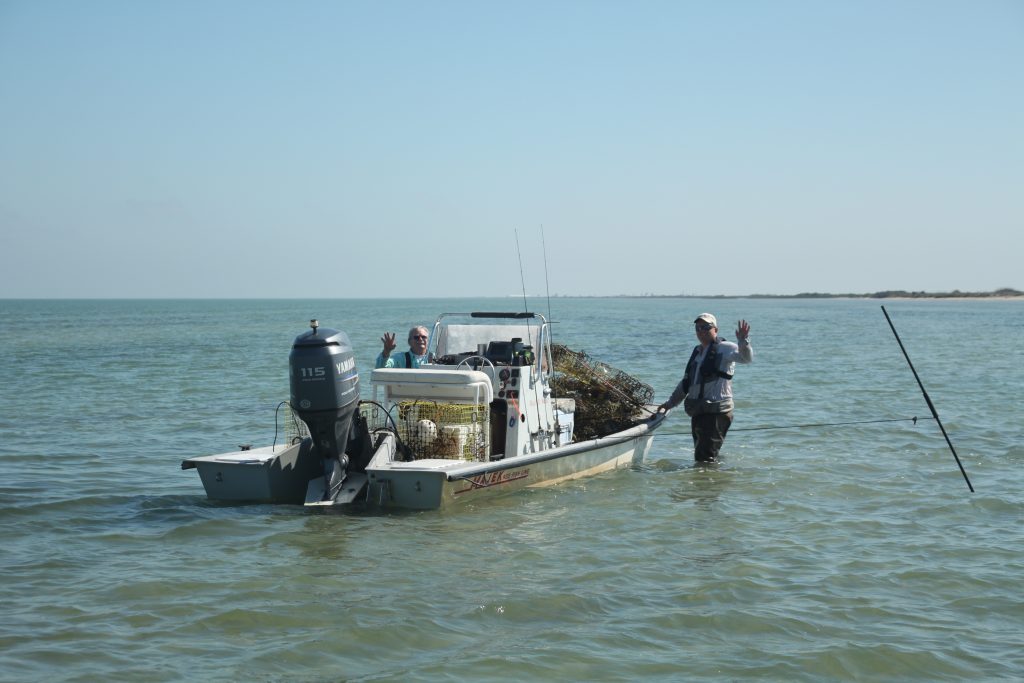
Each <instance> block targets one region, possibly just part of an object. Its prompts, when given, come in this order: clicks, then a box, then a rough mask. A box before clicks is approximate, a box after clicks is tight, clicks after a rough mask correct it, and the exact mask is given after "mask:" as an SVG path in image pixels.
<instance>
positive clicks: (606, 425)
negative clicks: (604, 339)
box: [551, 344, 654, 441]
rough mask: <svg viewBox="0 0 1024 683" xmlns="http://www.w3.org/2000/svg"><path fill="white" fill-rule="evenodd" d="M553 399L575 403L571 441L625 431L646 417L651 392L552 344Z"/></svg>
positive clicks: (633, 380) (621, 374)
mask: <svg viewBox="0 0 1024 683" xmlns="http://www.w3.org/2000/svg"><path fill="white" fill-rule="evenodd" d="M551 351H552V358H553V359H554V362H555V367H554V370H555V374H554V377H553V379H552V382H551V389H552V392H553V393H554V395H555V396H558V397H563V398H572V399H574V400H575V401H576V415H575V430H574V432H573V440H574V441H585V440H586V439H593V438H595V437H599V436H604V435H606V434H611V433H613V432H617V431H619V430H622V429H625V428H627V427H629V426H631V425H633V424H635V423H637V422H638V421H639V420H641V419H643V417H646V415H644V414H643V413H642V411H643V409H644V408H645V407H646V406H647V404H648V403H650V402H651V399H652V398H654V389H653V388H652V387H651V386H650V385H647V384H644V383H643V382H641V381H639V380H638V379H636V378H635V377H633V376H632V375H628V374H626V373H625V372H623V371H621V370H618V369H616V368H613V367H612V366H610V365H608V364H607V363H601V362H599V361H595V360H593V359H592V358H591V357H590V356H588V355H587V354H586V353H585V352H583V351H573V350H572V349H570V348H568V347H566V346H562V345H561V344H553V345H552V348H551Z"/></svg>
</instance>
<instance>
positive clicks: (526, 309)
mask: <svg viewBox="0 0 1024 683" xmlns="http://www.w3.org/2000/svg"><path fill="white" fill-rule="evenodd" d="M515 234H516V256H518V257H519V282H521V283H522V285H523V312H524V313H529V312H530V306H529V304H527V303H526V277H525V276H524V275H523V250H522V249H520V248H519V228H516V229H515ZM540 329H543V327H541V328H540ZM526 337H527V339H526V341H527V342H529V343H530V344H531V345H532V344H533V330H532V329H531V328H530V319H529V318H527V319H526ZM538 338H539V337H538ZM537 350H538V351H540V352H541V354H543V353H544V349H537ZM538 357H539V356H538ZM533 389H534V391H535V392H536V391H537V385H536V384H533ZM512 402H513V406H514V407H515V409H516V414H517V415H518V414H519V406H518V405H516V403H515V399H514V398H513V399H512ZM536 406H537V429H541V419H540V401H537V402H536Z"/></svg>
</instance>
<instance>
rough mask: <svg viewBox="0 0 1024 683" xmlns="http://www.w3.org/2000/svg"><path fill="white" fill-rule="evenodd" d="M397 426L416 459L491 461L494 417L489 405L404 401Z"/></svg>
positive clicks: (398, 409)
mask: <svg viewBox="0 0 1024 683" xmlns="http://www.w3.org/2000/svg"><path fill="white" fill-rule="evenodd" d="M395 412H397V417H395V423H396V424H397V427H398V437H399V438H400V439H401V440H402V441H403V442H404V443H405V444H406V446H408V447H409V449H410V450H411V451H412V453H413V458H414V459H416V460H421V459H424V458H440V459H445V460H477V461H484V460H487V459H488V457H489V453H490V427H489V425H490V416H489V408H488V406H486V405H479V404H475V403H436V402H432V401H402V402H399V403H398V406H397V411H395Z"/></svg>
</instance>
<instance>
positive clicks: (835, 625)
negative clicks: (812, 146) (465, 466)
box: [0, 299, 1024, 682]
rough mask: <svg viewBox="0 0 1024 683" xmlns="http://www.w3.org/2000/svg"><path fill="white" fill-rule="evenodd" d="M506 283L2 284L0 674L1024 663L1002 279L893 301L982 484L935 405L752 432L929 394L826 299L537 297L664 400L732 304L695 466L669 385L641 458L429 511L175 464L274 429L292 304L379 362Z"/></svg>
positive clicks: (423, 674)
mask: <svg viewBox="0 0 1024 683" xmlns="http://www.w3.org/2000/svg"><path fill="white" fill-rule="evenodd" d="M521 305H522V302H521V300H520V301H518V302H516V301H515V300H511V299H507V300H500V301H495V300H490V301H486V300H484V301H470V300H438V301H409V302H400V301H385V300H380V301H368V300H361V301H337V300H334V301H330V300H323V301H63V302H61V301H56V302H55V301H31V302H29V301H0V351H2V354H3V362H2V365H0V399H2V405H3V411H2V414H0V474H2V479H0V548H2V552H0V567H2V570H3V581H2V583H0V604H2V605H3V614H4V618H3V619H2V620H0V678H2V679H3V680H5V681H29V680H32V681H36V680H38V681H41V680H46V681H96V680H108V681H119V680H120V681H180V680H190V681H191V680H207V681H239V680H246V681H250V680H252V681H317V682H320V681H403V682H404V681H437V680H445V681H456V682H463V681H465V682H477V681H509V680H537V681H566V680H571V681H626V680H654V681H679V680H695V679H699V680H710V681H736V680H749V679H757V680H762V679H769V680H806V681H819V680H878V681H889V680H892V681H897V680H898V681H905V680H927V681H937V680H957V681H959V680H965V679H969V680H1000V679H1002V680H1013V679H1020V678H1022V677H1024V654H1022V653H1024V635H1022V633H1024V597H1022V594H1021V591H1020V590H1019V584H1020V577H1021V574H1022V570H1024V560H1022V555H1021V550H1020V549H1021V548H1022V547H1024V525H1022V524H1021V521H1022V520H1021V517H1022V515H1021V511H1022V494H1021V484H1022V482H1024V474H1022V469H1021V464H1022V461H1024V434H1022V430H1024V419H1022V418H1024V415H1022V409H1021V402H1020V400H1019V398H1018V395H1017V391H1018V390H1019V388H1020V387H1021V386H1022V385H1024V368H1022V364H1021V363H1020V352H1019V351H1018V350H1017V344H1018V343H1019V340H1020V339H1021V338H1022V332H1024V302H1019V301H966V302H959V301H892V302H889V303H887V304H886V308H887V310H888V311H889V313H890V315H891V316H892V317H893V321H894V323H895V325H896V327H897V330H898V331H899V332H900V335H901V337H902V338H903V341H904V343H905V344H906V346H907V349H908V352H909V354H910V357H911V360H912V361H913V362H914V364H915V366H916V368H917V370H918V373H919V374H920V376H921V378H922V380H923V382H924V384H925V387H926V388H927V390H928V393H929V394H930V396H931V398H932V400H933V401H934V403H935V405H936V407H937V409H938V411H939V414H940V417H941V418H942V422H943V424H944V425H945V427H946V430H947V432H948V433H949V434H950V438H951V439H952V441H953V444H954V446H956V448H957V451H958V453H959V455H960V458H961V460H962V461H963V464H964V467H965V469H966V471H967V473H968V474H969V476H970V478H971V481H972V483H973V484H974V486H975V488H976V489H977V492H976V493H974V494H971V493H969V492H968V490H967V486H966V484H965V482H964V480H963V478H962V476H961V474H960V472H959V470H958V469H957V467H956V463H955V461H954V460H953V456H952V454H951V453H950V451H949V449H948V447H947V445H946V443H945V441H944V439H943V438H942V435H941V432H940V431H939V430H938V427H937V426H936V424H935V423H934V421H933V420H930V419H924V420H921V421H919V422H918V423H917V424H916V425H915V424H914V423H913V422H911V421H910V420H906V421H900V422H886V423H868V424H852V425H849V424H848V425H834V426H827V427H804V428H791V429H758V428H760V427H780V426H786V425H801V424H804V425H806V424H820V423H836V422H852V421H869V420H876V419H896V418H911V417H914V416H918V417H921V418H925V417H928V416H930V413H929V411H928V408H927V405H926V404H925V402H924V399H923V398H922V395H921V392H920V390H919V389H918V386H917V384H916V382H915V380H914V378H913V375H912V374H911V372H910V370H909V368H908V367H907V364H906V361H905V360H904V358H903V356H902V354H901V352H900V350H899V347H898V345H897V344H896V341H895V339H894V337H893V336H892V333H891V332H890V330H889V328H888V325H887V323H886V322H885V318H884V317H883V316H882V313H881V310H880V308H879V304H878V302H874V301H847V300H826V301H803V300H734V299H728V300H710V301H701V300H653V299H643V300H626V299H555V300H553V301H552V302H551V309H552V312H553V317H554V318H555V319H556V320H558V321H560V322H559V324H558V326H557V327H556V335H557V338H556V340H557V341H561V342H563V343H566V344H568V345H569V346H571V347H573V348H578V349H583V350H586V351H587V352H588V353H589V354H591V355H593V356H595V357H597V358H600V359H602V360H605V361H606V362H608V363H610V364H612V365H614V366H616V367H619V368H621V369H623V370H625V371H627V372H630V373H632V374H634V375H636V376H637V377H638V378H640V379H642V380H644V381H646V382H648V383H650V384H651V385H653V386H654V388H655V389H656V397H657V399H659V400H662V399H664V398H665V397H666V396H667V395H668V393H669V392H670V391H671V390H672V388H673V386H674V385H675V382H676V381H677V380H678V378H679V376H680V374H681V368H680V364H681V363H682V362H683V361H685V359H686V358H687V357H688V355H689V348H690V347H691V345H692V344H694V343H695V341H694V338H693V327H692V324H691V323H690V321H691V320H692V319H693V318H694V317H695V316H696V314H697V313H699V312H702V311H704V310H710V311H713V312H714V313H716V314H717V315H718V319H719V321H721V324H722V327H723V330H722V333H723V334H724V335H725V336H727V337H730V338H731V337H733V334H732V329H733V328H734V323H735V320H737V319H738V318H740V317H744V318H747V319H748V320H750V321H751V323H752V327H753V332H752V335H751V339H752V341H753V344H754V348H755V353H756V359H755V364H754V365H752V366H741V367H739V368H738V371H737V377H736V380H735V390H736V393H737V399H738V400H737V413H736V421H735V423H734V430H735V431H733V432H732V433H731V434H730V435H729V438H728V439H727V441H726V444H725V447H724V449H723V461H722V462H721V463H720V464H718V465H717V466H713V467H694V465H693V462H692V454H691V448H692V446H691V441H690V437H689V435H688V433H687V423H686V418H685V416H684V415H682V413H681V411H680V412H677V413H674V414H673V416H672V417H671V418H670V420H669V422H668V424H667V425H666V427H665V428H664V429H663V430H662V431H660V432H659V435H658V436H657V437H656V439H655V442H654V447H653V449H652V452H651V454H650V457H649V459H648V463H647V464H646V465H645V466H643V467H640V468H636V469H633V470H627V471H619V472H615V473H609V474H606V475H601V476H598V477H594V478H591V479H587V480H583V481H580V482H575V483H569V484H566V485H563V486H560V487H556V488H554V489H550V490H540V491H527V492H523V493H521V494H517V495H513V496H510V497H506V498H504V499H500V500H498V501H494V502H493V503H488V504H487V505H486V506H484V505H481V506H480V507H477V508H470V509H466V510H461V511H458V512H451V513H449V512H425V513H368V512H362V513H330V512H328V513H324V512H307V511H306V510H303V509H301V508H296V507H289V506H232V505H223V504H216V503H211V502H209V501H207V500H206V499H205V496H204V493H203V489H202V485H201V484H200V482H199V479H198V477H197V476H196V474H195V471H194V470H190V471H184V472H183V471H181V470H180V469H179V465H180V461H181V460H182V459H183V458H185V457H188V456H192V455H197V454H208V453H216V452H222V451H227V450H233V449H234V448H235V447H236V446H237V445H238V444H241V443H255V444H261V443H266V442H268V441H269V440H270V439H272V438H273V421H274V409H275V407H276V406H277V404H278V402H280V401H281V400H283V399H284V398H286V397H287V358H288V350H289V346H290V343H291V340H292V339H293V338H294V337H295V336H296V335H298V334H300V333H301V332H303V331H304V330H305V329H306V325H307V321H308V319H309V318H311V317H317V318H319V319H320V321H321V323H322V324H323V325H324V326H327V327H335V328H340V329H344V330H346V331H347V332H348V333H349V335H350V337H351V339H352V342H353V345H354V346H355V348H356V351H357V362H358V363H359V365H360V367H361V368H363V369H364V370H368V369H369V368H370V367H372V363H373V358H374V356H375V355H376V353H377V351H378V350H379V346H380V342H379V337H380V335H381V334H382V333H383V332H384V330H385V328H384V327H383V326H384V325H387V327H388V328H389V329H392V330H397V331H398V332H399V336H400V337H401V336H403V334H404V331H405V330H406V329H407V328H408V327H409V326H411V325H412V324H414V323H420V322H429V321H430V320H432V319H433V317H434V316H435V314H436V313H439V312H444V311H465V310H470V309H490V310H495V309H502V308H512V309H518V308H520V307H521ZM531 307H534V308H535V309H537V310H540V311H541V312H545V313H546V312H547V310H548V305H547V302H543V301H535V302H532V303H531ZM727 321H728V322H727ZM364 376H365V375H364ZM364 389H366V390H368V386H366V387H364Z"/></svg>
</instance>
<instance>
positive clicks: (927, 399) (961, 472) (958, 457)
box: [882, 306, 974, 493]
mask: <svg viewBox="0 0 1024 683" xmlns="http://www.w3.org/2000/svg"><path fill="white" fill-rule="evenodd" d="M882 313H884V314H885V319H886V320H887V321H888V322H889V327H890V328H891V329H892V333H893V334H894V335H895V336H896V342H897V343H898V344H899V345H900V351H902V352H903V357H904V358H906V359H907V365H909V366H910V371H911V372H913V373H914V379H916V380H917V386H919V387H921V393H922V394H924V400H925V403H927V404H928V409H929V410H931V411H932V417H934V418H935V422H936V423H937V424H938V425H939V429H940V430H942V436H944V437H946V443H947V444H949V450H951V451H952V452H953V457H954V458H955V459H956V465H957V467H959V468H960V474H962V475H964V481H966V482H967V488H969V489H970V490H971V493H974V487H973V486H971V480H970V479H968V478H967V472H966V471H965V470H964V466H963V465H962V464H960V456H958V455H957V454H956V449H955V448H953V442H952V441H950V440H949V435H948V434H946V428H945V427H943V426H942V420H940V419H939V413H938V411H936V410H935V406H934V405H933V404H932V399H931V398H930V397H929V396H928V392H927V391H925V389H924V384H922V383H921V378H920V377H918V376H917V370H915V369H914V364H913V363H911V362H910V356H909V355H907V350H906V349H905V348H904V347H903V340H901V339H900V335H899V333H898V332H896V326H895V325H893V324H892V318H890V317H889V312H888V311H887V310H885V306H882Z"/></svg>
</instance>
